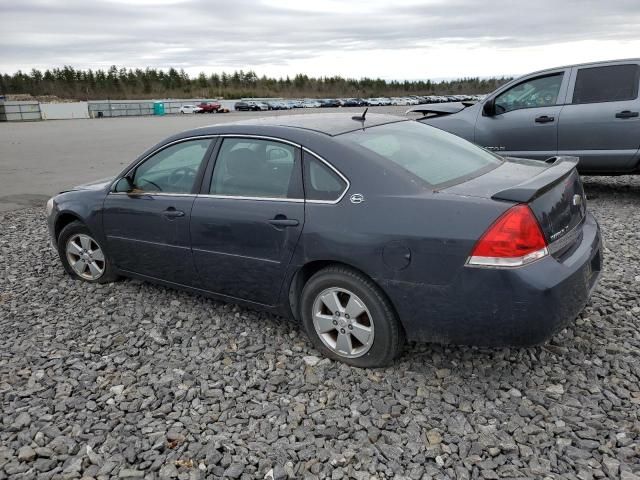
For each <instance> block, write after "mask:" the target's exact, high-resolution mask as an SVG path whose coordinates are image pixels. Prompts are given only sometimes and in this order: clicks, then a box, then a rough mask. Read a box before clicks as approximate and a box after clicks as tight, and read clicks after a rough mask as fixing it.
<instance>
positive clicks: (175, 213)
mask: <svg viewBox="0 0 640 480" xmlns="http://www.w3.org/2000/svg"><path fill="white" fill-rule="evenodd" d="M162 214H163V215H164V216H165V217H167V218H178V217H184V212H183V211H182V210H176V209H175V208H174V207H169V208H167V209H166V210H165V211H164V212H162Z"/></svg>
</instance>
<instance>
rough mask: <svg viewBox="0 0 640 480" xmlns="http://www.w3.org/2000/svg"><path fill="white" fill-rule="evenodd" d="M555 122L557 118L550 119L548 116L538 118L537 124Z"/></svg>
mask: <svg viewBox="0 0 640 480" xmlns="http://www.w3.org/2000/svg"><path fill="white" fill-rule="evenodd" d="M554 120H555V117H549V116H547V115H542V116H540V117H536V123H549V122H553V121H554Z"/></svg>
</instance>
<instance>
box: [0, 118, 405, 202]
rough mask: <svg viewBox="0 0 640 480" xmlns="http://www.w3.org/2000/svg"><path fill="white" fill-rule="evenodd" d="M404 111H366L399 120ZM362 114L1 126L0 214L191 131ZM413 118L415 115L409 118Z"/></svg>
mask: <svg viewBox="0 0 640 480" xmlns="http://www.w3.org/2000/svg"><path fill="white" fill-rule="evenodd" d="M408 108H409V107H371V108H370V110H371V111H372V112H384V113H392V114H396V115H403V114H404V112H405V111H406V110H407V109H408ZM362 110H363V109H362V108H360V107H359V108H340V109H336V108H313V109H307V108H302V109H295V110H286V111H271V112H231V113H225V114H215V115H209V114H202V115H166V116H164V117H120V118H102V119H95V120H50V121H45V122H16V123H11V122H9V123H6V122H0V212H1V211H8V210H13V209H17V208H24V207H26V206H36V205H37V206H39V205H42V204H44V202H46V201H47V199H48V198H49V197H50V196H51V195H54V194H56V193H58V192H59V191H61V190H64V189H68V188H70V187H73V186H75V185H79V184H81V183H86V182H89V181H92V180H96V179H99V178H104V177H110V176H113V175H116V174H117V173H119V172H120V171H121V170H122V169H123V168H124V167H125V166H126V165H128V164H130V163H131V162H132V161H133V160H134V159H135V158H136V157H137V156H138V155H139V154H141V153H142V152H144V151H145V150H146V149H147V148H149V147H151V146H153V145H155V144H156V143H157V142H159V141H160V140H162V139H163V138H166V137H168V136H169V135H173V134H174V133H177V132H180V131H183V130H189V129H191V128H197V127H202V126H204V125H212V124H216V123H224V122H233V121H237V120H244V119H248V118H255V117H264V116H271V115H300V114H305V113H335V112H336V111H339V112H353V113H356V112H357V113H361V112H362ZM410 115H411V116H412V117H413V116H415V114H410Z"/></svg>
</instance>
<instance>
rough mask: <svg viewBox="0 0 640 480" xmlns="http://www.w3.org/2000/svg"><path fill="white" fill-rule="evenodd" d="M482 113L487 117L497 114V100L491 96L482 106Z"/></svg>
mask: <svg viewBox="0 0 640 480" xmlns="http://www.w3.org/2000/svg"><path fill="white" fill-rule="evenodd" d="M482 113H483V114H484V115H485V116H487V117H493V116H494V115H495V114H496V100H495V98H490V99H489V100H487V101H486V102H484V105H483V106H482Z"/></svg>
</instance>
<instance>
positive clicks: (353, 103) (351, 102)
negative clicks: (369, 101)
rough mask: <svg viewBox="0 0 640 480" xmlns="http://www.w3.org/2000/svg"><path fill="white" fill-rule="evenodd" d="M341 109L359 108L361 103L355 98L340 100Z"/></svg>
mask: <svg viewBox="0 0 640 480" xmlns="http://www.w3.org/2000/svg"><path fill="white" fill-rule="evenodd" d="M340 102H341V104H342V106H343V107H361V106H362V102H361V101H359V100H358V99H357V98H343V99H341V100H340Z"/></svg>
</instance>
